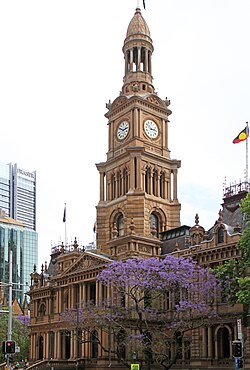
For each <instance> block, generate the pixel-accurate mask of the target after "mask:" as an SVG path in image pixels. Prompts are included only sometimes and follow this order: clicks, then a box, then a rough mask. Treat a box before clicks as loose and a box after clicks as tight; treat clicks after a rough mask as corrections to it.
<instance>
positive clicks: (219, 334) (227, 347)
mask: <svg viewBox="0 0 250 370" xmlns="http://www.w3.org/2000/svg"><path fill="white" fill-rule="evenodd" d="M214 337H215V346H216V347H215V354H216V357H217V358H231V357H232V350H231V347H232V338H233V330H232V328H231V327H230V326H229V325H227V324H225V325H219V326H217V328H216V329H215V331H214Z"/></svg>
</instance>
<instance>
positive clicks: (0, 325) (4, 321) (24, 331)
mask: <svg viewBox="0 0 250 370" xmlns="http://www.w3.org/2000/svg"><path fill="white" fill-rule="evenodd" d="M7 310H8V309H7V308H3V311H7ZM29 322H30V320H29V317H28V316H25V315H17V316H13V318H12V340H14V341H15V342H16V345H17V346H18V347H19V348H20V352H18V353H16V354H15V355H14V359H15V361H21V360H23V359H25V358H28V356H29ZM7 339H8V313H3V312H2V313H0V340H1V344H2V343H3V342H4V341H6V340H7ZM1 361H2V362H4V361H5V357H4V354H3V353H2V351H1Z"/></svg>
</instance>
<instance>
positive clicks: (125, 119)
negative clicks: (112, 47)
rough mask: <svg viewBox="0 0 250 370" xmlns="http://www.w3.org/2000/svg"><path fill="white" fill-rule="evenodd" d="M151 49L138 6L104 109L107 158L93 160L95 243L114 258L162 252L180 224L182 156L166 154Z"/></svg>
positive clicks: (165, 106)
mask: <svg viewBox="0 0 250 370" xmlns="http://www.w3.org/2000/svg"><path fill="white" fill-rule="evenodd" d="M153 51H154V48H153V43H152V39H151V37H150V31H149V28H148V25H147V23H146V22H145V20H144V18H143V16H142V14H141V10H140V9H139V8H137V9H136V11H135V14H134V16H133V18H132V20H131V21H130V23H129V26H128V29H127V34H126V38H125V41H124V45H123V53H124V61H125V63H124V64H125V71H124V78H123V86H122V91H121V93H120V95H119V96H118V97H117V98H116V99H115V100H114V101H113V102H109V103H108V104H107V109H108V112H107V113H106V114H105V117H106V118H107V119H108V152H107V160H106V162H103V163H98V164H97V169H98V171H99V173H100V199H99V203H98V205H97V238H96V241H97V248H99V249H100V250H101V252H103V253H107V254H109V255H112V256H113V257H114V258H117V259H125V258H129V257H132V256H140V257H144V258H147V257H152V256H157V255H160V254H161V244H162V242H161V239H160V232H162V231H166V230H168V229H171V228H174V227H178V226H180V208H181V206H180V203H179V201H178V198H177V172H178V168H180V161H179V160H176V159H171V158H170V150H169V148H168V122H169V120H168V116H169V115H170V114H171V110H170V109H169V105H170V101H169V100H167V99H165V100H162V99H160V98H159V97H158V95H157V93H156V92H155V89H154V85H153V76H152V54H153Z"/></svg>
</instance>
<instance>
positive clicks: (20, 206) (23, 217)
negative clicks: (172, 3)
mask: <svg viewBox="0 0 250 370" xmlns="http://www.w3.org/2000/svg"><path fill="white" fill-rule="evenodd" d="M0 208H1V209H2V210H3V211H5V213H6V215H7V216H10V217H12V218H13V219H15V220H18V221H21V222H22V224H23V225H24V226H26V227H28V228H29V229H32V230H36V172H35V171H32V172H30V171H26V170H23V169H21V168H19V167H18V166H17V164H14V165H12V164H11V163H9V164H3V163H0Z"/></svg>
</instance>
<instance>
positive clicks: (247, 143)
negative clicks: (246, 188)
mask: <svg viewBox="0 0 250 370" xmlns="http://www.w3.org/2000/svg"><path fill="white" fill-rule="evenodd" d="M246 124H247V125H246V129H247V139H246V184H248V132H249V128H248V122H246Z"/></svg>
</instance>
